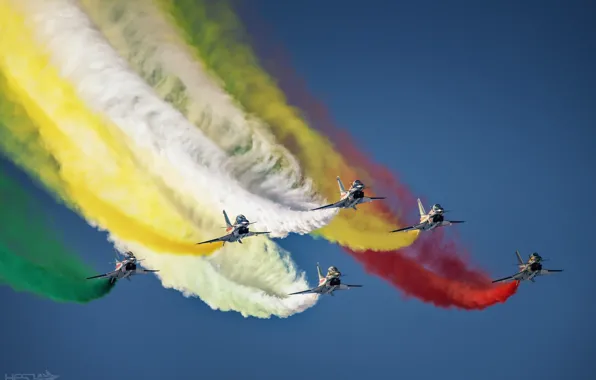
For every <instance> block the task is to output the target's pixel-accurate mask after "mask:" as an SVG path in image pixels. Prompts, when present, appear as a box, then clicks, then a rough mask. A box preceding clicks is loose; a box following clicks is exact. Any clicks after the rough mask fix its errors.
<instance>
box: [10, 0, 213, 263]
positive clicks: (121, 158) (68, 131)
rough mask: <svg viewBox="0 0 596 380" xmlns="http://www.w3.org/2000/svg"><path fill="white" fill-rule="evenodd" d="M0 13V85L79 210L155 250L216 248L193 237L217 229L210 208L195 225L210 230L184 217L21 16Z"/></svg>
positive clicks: (205, 251) (18, 130) (203, 251)
mask: <svg viewBox="0 0 596 380" xmlns="http://www.w3.org/2000/svg"><path fill="white" fill-rule="evenodd" d="M0 17H2V18H3V20H2V25H3V38H2V39H0V48H1V51H3V52H6V53H5V54H3V55H2V56H0V65H1V66H2V69H3V73H4V76H5V78H6V80H5V81H3V84H4V85H5V86H6V88H5V89H4V93H5V94H14V96H13V97H14V98H15V99H18V101H19V102H20V103H21V104H22V105H23V106H24V108H25V110H26V112H27V114H28V115H29V117H30V118H32V119H33V121H34V123H35V124H36V125H37V126H38V127H39V133H40V136H41V137H42V139H43V141H44V146H45V147H46V148H47V149H48V150H49V151H50V152H51V153H52V154H53V156H54V158H55V159H56V160H57V161H58V162H59V164H60V174H61V177H62V179H63V180H64V182H65V183H66V184H67V188H66V189H65V190H64V191H66V192H67V193H68V195H69V198H70V199H71V200H72V201H73V202H74V203H76V204H77V205H78V206H79V207H80V209H79V211H80V212H81V213H82V214H83V215H84V216H85V217H86V218H87V219H88V220H90V221H91V222H93V223H96V224H98V225H99V226H100V227H101V228H103V229H107V230H109V231H110V232H111V233H113V234H115V235H116V236H118V237H120V238H123V239H125V240H128V241H138V242H142V243H143V244H147V245H149V246H151V247H153V248H154V249H155V250H157V251H166V252H170V253H182V254H189V253H191V254H192V253H194V254H208V253H211V252H213V251H214V250H215V249H217V245H215V247H205V246H195V245H194V244H193V243H194V242H196V241H197V239H199V238H204V237H208V236H210V234H212V233H217V232H219V231H216V229H215V228H214V227H213V223H214V222H215V216H213V219H211V220H210V219H209V216H208V214H203V215H202V216H203V218H202V220H204V224H205V226H201V225H199V227H204V228H205V229H203V230H201V232H203V233H206V234H209V235H207V236H205V235H203V234H199V232H198V231H197V229H196V228H192V225H191V224H190V223H188V221H187V218H185V217H181V215H180V214H179V213H178V211H177V210H176V209H174V207H173V206H172V205H171V204H170V202H169V201H168V200H167V199H165V198H164V197H163V195H162V194H160V192H159V191H156V190H154V188H155V186H154V185H153V182H152V181H151V179H150V178H148V177H147V176H146V175H144V174H143V173H140V172H139V171H138V170H137V169H136V165H135V163H134V161H133V160H132V159H131V157H130V154H129V152H128V150H127V149H126V147H124V146H123V145H122V144H121V143H119V142H118V141H117V140H116V138H114V137H112V136H111V135H109V134H108V133H106V130H105V127H106V124H105V123H104V122H103V120H101V118H99V117H98V116H97V115H93V114H91V113H90V112H88V111H87V110H86V108H85V106H84V105H83V104H81V102H80V101H79V100H78V99H77V97H76V95H75V94H74V90H73V89H72V88H70V87H69V85H68V84H67V83H66V82H64V81H62V80H61V79H60V78H59V77H58V75H57V73H56V72H55V71H53V70H52V67H51V66H48V65H47V60H46V59H45V58H44V57H43V56H42V54H41V52H40V51H39V49H38V48H37V47H36V46H35V45H32V44H28V43H26V42H27V38H26V37H27V32H28V31H27V30H26V29H25V28H24V27H23V22H24V21H23V19H22V18H21V17H19V15H18V14H15V13H14V12H12V9H10V8H8V7H5V6H4V7H2V12H0ZM6 126H7V127H8V128H10V129H11V131H12V133H14V134H15V135H17V136H18V135H21V134H24V133H27V131H28V130H27V129H21V128H18V127H17V126H16V125H12V124H10V123H9V124H6ZM85 127H92V129H90V128H85ZM77 142H78V143H77ZM14 153H15V154H18V153H19V152H14ZM19 155H20V156H21V157H22V156H23V155H24V154H23V153H22V152H21V153H20V154H19ZM37 172H38V173H39V172H41V169H40V170H37ZM41 175H42V176H43V175H44V174H41ZM152 190H153V191H152ZM155 210H159V213H158V214H156V212H155ZM218 214H219V213H218ZM218 216H219V215H218Z"/></svg>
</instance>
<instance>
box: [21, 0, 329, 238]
mask: <svg viewBox="0 0 596 380" xmlns="http://www.w3.org/2000/svg"><path fill="white" fill-rule="evenodd" d="M16 5H17V4H15V6H16ZM18 5H20V6H22V7H24V8H25V9H26V13H27V16H28V18H29V19H30V20H31V21H34V22H35V28H34V30H35V36H36V38H37V39H38V40H39V42H41V44H42V45H44V46H48V48H49V50H50V53H51V57H52V60H53V61H54V62H55V63H56V64H57V66H58V67H60V68H61V73H62V75H64V76H65V77H67V78H68V79H70V80H71V81H72V82H73V83H75V85H76V88H77V91H78V94H79V95H80V96H81V97H82V98H84V99H85V100H86V101H87V102H88V104H89V105H90V106H92V107H93V108H94V109H95V110H96V111H99V112H101V113H103V114H105V115H106V116H108V117H109V118H110V120H111V121H112V122H113V123H114V124H115V125H117V126H118V128H119V130H120V131H122V132H124V133H125V135H126V136H127V137H128V138H129V141H128V144H129V145H128V147H129V148H130V149H131V151H132V152H133V153H134V157H135V160H136V161H137V162H139V163H141V164H143V166H144V169H145V170H147V171H149V172H150V173H152V174H153V175H154V176H161V177H163V178H164V180H165V184H166V185H167V186H169V187H170V190H171V191H172V192H175V193H177V194H179V195H183V196H185V197H187V198H188V199H191V200H193V202H192V203H189V204H188V206H189V207H190V208H192V209H193V210H194V211H195V212H197V213H198V212H199V211H200V210H202V209H204V208H205V207H208V205H211V206H212V207H213V206H215V207H217V208H218V209H220V210H221V209H224V208H227V209H228V210H231V211H232V212H234V213H236V212H242V213H245V214H247V215H249V216H250V215H255V217H254V218H257V217H258V222H259V224H258V225H257V227H256V228H265V229H266V230H268V231H271V232H272V236H274V237H283V236H286V235H287V234H288V233H289V232H296V233H308V232H310V231H312V230H313V229H316V228H319V227H321V226H323V225H325V224H326V223H327V222H328V220H329V219H330V218H332V217H333V214H334V213H310V212H303V211H293V210H290V209H288V208H286V207H284V206H282V205H280V204H276V203H274V202H271V201H270V200H268V199H265V198H262V197H260V196H257V195H252V194H250V193H249V192H248V191H246V190H245V189H244V188H242V187H241V186H239V184H238V183H237V182H236V181H235V180H233V179H232V178H230V176H229V175H228V173H227V165H228V162H227V161H226V156H225V154H224V152H222V151H221V150H219V149H218V148H217V147H216V146H215V145H214V144H213V143H212V142H211V141H209V140H208V139H206V138H205V136H204V134H203V133H202V132H201V131H199V130H197V129H196V128H193V127H192V125H190V124H189V123H188V122H187V121H186V120H185V119H184V118H183V117H182V115H180V114H179V113H178V112H176V111H175V110H173V109H172V108H171V107H169V106H168V105H167V104H165V103H163V102H162V101H161V100H159V99H158V98H156V97H155V95H154V94H153V92H152V91H151V90H150V88H148V86H147V85H146V84H145V83H144V82H142V81H141V80H140V79H139V78H138V77H137V76H136V75H134V74H132V73H131V72H130V71H128V70H127V69H126V67H125V65H124V62H122V60H121V59H120V57H118V56H117V55H116V54H115V53H114V51H113V50H112V49H111V47H110V46H109V45H108V44H107V43H106V42H105V41H104V40H103V38H102V37H101V36H100V35H99V34H98V33H97V32H96V31H95V30H93V29H92V28H91V26H90V23H89V20H88V19H87V17H86V16H85V15H84V14H83V13H82V12H81V11H80V10H79V9H78V8H77V7H75V6H73V5H72V4H70V2H69V1H66V0H54V1H36V0H34V1H30V2H27V3H26V4H25V3H20V4H18ZM83 46H84V47H85V49H86V50H85V51H83V49H82V47H83ZM81 143H82V141H81ZM312 206H314V203H313V202H310V203H307V204H304V205H303V207H302V209H303V210H306V209H309V208H311V207H312Z"/></svg>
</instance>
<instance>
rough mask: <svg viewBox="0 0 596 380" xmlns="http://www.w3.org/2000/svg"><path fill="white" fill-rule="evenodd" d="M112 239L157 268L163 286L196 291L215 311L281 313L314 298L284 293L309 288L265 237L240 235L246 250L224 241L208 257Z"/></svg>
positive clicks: (191, 293) (187, 293) (309, 304)
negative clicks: (155, 250) (162, 251)
mask: <svg viewBox="0 0 596 380" xmlns="http://www.w3.org/2000/svg"><path fill="white" fill-rule="evenodd" d="M114 243H115V245H116V247H117V248H118V250H119V251H121V252H124V251H126V250H131V251H133V252H134V253H135V255H136V256H137V257H138V258H139V259H143V260H144V261H143V262H142V264H143V266H145V267H146V268H148V269H158V270H159V272H157V273H156V275H157V277H159V278H160V280H161V282H162V285H163V286H164V287H165V288H173V289H176V290H178V291H180V292H182V293H183V294H184V296H185V297H192V296H198V297H200V298H201V300H202V301H204V302H205V303H206V304H207V305H209V306H210V307H211V308H212V309H214V310H221V311H230V310H233V311H237V312H240V313H241V314H242V315H243V316H244V317H248V316H252V317H258V318H269V317H271V316H272V315H273V316H277V317H282V318H284V317H288V316H291V315H292V314H296V313H299V312H302V311H304V310H306V309H307V308H309V307H312V306H314V305H315V304H316V302H317V301H318V298H319V297H318V295H306V296H303V295H300V296H287V294H289V293H292V292H296V291H300V290H305V289H309V288H310V287H309V285H308V283H307V282H306V280H305V276H304V273H303V272H302V273H298V271H297V270H296V267H295V265H294V264H293V262H292V260H291V259H290V257H289V254H288V253H287V252H285V251H284V250H282V249H281V248H280V247H279V246H277V245H276V244H275V243H273V242H272V241H271V240H268V239H266V238H252V239H247V240H245V241H244V245H245V246H246V247H245V248H246V249H245V250H243V249H239V248H238V245H232V244H229V245H226V246H225V247H224V248H222V249H221V250H219V251H218V252H217V253H215V254H214V255H212V256H209V257H196V256H195V257H193V256H173V255H163V254H155V253H153V252H152V251H150V250H147V249H145V248H144V247H143V246H140V245H138V244H134V243H127V242H122V241H118V240H114Z"/></svg>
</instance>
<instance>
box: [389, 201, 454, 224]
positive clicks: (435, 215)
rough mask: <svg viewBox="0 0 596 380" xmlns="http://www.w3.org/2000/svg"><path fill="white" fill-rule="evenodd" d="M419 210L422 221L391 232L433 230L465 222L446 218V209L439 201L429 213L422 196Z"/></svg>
mask: <svg viewBox="0 0 596 380" xmlns="http://www.w3.org/2000/svg"><path fill="white" fill-rule="evenodd" d="M418 211H419V212H420V223H418V224H416V225H414V226H409V227H404V228H400V229H397V230H393V231H390V232H402V231H413V230H420V231H432V230H434V229H435V228H437V227H443V226H450V225H452V224H456V223H464V221H463V220H445V217H444V216H443V215H444V214H445V212H446V211H445V210H444V209H443V207H442V206H441V205H440V204H438V203H437V204H434V205H433V206H432V207H431V209H430V211H429V212H428V214H427V213H426V211H424V206H422V202H421V201H420V198H418Z"/></svg>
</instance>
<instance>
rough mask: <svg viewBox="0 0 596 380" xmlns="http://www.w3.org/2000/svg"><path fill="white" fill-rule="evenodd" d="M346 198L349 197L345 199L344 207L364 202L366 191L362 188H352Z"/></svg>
mask: <svg viewBox="0 0 596 380" xmlns="http://www.w3.org/2000/svg"><path fill="white" fill-rule="evenodd" d="M346 198H347V199H346V201H345V204H344V207H345V208H350V207H354V206H356V205H358V204H360V203H361V202H362V198H364V191H362V190H360V189H355V190H350V191H349V192H348V194H347V196H346Z"/></svg>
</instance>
